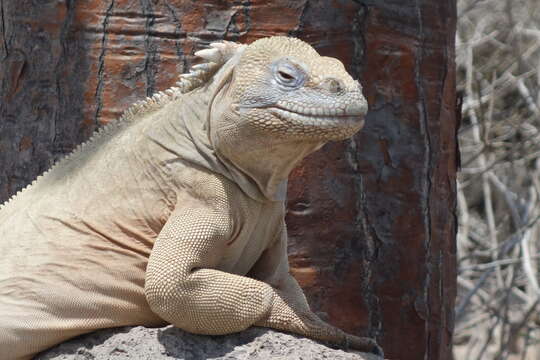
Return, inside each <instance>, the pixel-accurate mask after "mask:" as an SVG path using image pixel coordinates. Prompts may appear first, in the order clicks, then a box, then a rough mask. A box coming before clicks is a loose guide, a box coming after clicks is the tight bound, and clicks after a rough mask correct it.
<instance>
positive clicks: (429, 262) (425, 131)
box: [414, 0, 436, 360]
mask: <svg viewBox="0 0 540 360" xmlns="http://www.w3.org/2000/svg"><path fill="white" fill-rule="evenodd" d="M415 10H416V16H417V20H418V39H419V44H418V46H417V48H416V61H415V67H414V72H415V73H414V76H415V83H416V87H417V89H418V95H419V104H418V106H419V109H418V110H419V111H418V112H419V120H420V131H421V133H422V135H423V141H424V152H425V159H424V166H423V168H422V179H424V181H423V183H422V191H423V196H422V202H423V204H422V209H423V211H422V212H423V214H422V216H423V218H424V231H425V234H426V253H425V254H426V262H425V264H426V279H425V282H424V294H423V298H422V299H421V301H422V302H423V303H424V304H425V309H426V319H427V320H426V325H425V326H426V336H427V338H426V352H425V354H424V359H426V360H427V359H430V358H431V357H432V356H433V355H434V354H432V351H433V350H432V349H431V338H430V337H431V331H430V330H431V324H430V319H431V308H430V303H429V300H430V288H431V285H432V284H431V281H432V275H433V274H432V273H433V268H432V266H433V264H434V261H435V259H434V258H433V256H432V254H431V252H432V247H431V238H432V234H431V208H430V205H431V204H430V202H431V187H432V184H431V175H432V174H431V169H432V166H433V159H432V157H433V155H432V153H431V134H430V133H429V124H428V114H427V108H426V94H425V91H424V87H423V84H422V63H423V49H425V46H426V37H425V33H424V24H423V20H422V7H421V4H419V1H418V0H416V1H415ZM435 262H436V261H435Z"/></svg>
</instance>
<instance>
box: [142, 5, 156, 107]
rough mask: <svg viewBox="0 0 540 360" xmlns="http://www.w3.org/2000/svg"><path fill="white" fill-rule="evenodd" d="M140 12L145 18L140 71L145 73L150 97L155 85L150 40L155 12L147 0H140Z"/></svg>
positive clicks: (154, 53) (153, 54) (147, 91)
mask: <svg viewBox="0 0 540 360" xmlns="http://www.w3.org/2000/svg"><path fill="white" fill-rule="evenodd" d="M141 7H142V13H143V15H144V17H145V18H146V21H145V23H144V33H145V34H144V52H145V56H144V65H143V70H142V72H144V73H145V75H146V96H147V97H150V96H152V94H153V93H154V89H155V86H156V79H155V75H156V73H157V70H156V67H155V65H156V57H157V52H156V49H155V46H154V45H153V44H152V41H151V38H150V37H151V32H152V27H153V26H154V21H155V14H154V11H153V8H152V4H151V3H150V2H149V1H148V0H141Z"/></svg>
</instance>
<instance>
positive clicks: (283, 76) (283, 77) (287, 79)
mask: <svg viewBox="0 0 540 360" xmlns="http://www.w3.org/2000/svg"><path fill="white" fill-rule="evenodd" d="M278 75H279V76H280V77H281V80H282V81H285V82H292V81H294V75H291V74H288V73H287V72H286V71H284V70H278Z"/></svg>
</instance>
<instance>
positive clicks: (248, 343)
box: [36, 326, 380, 360]
mask: <svg viewBox="0 0 540 360" xmlns="http://www.w3.org/2000/svg"><path fill="white" fill-rule="evenodd" d="M83 359H84V360H101V359H102V360H105V359H114V360H121V359H156V360H160V359H185V360H199V359H200V360H202V359H216V360H217V359H223V360H225V359H227V360H233V359H234V360H244V359H245V360H247V359H249V360H269V359H276V360H285V359H287V360H300V359H303V360H318V359H334V360H378V359H380V358H379V357H377V356H374V355H372V354H363V353H362V354H361V353H356V352H345V351H343V350H338V349H332V348H330V347H328V346H325V345H323V344H321V343H317V342H315V341H313V340H310V339H306V338H302V337H297V336H294V335H290V334H284V333H280V332H277V331H273V330H269V329H264V328H250V329H248V330H246V331H243V332H241V333H238V334H233V335H227V336H201V335H193V334H189V333H186V332H184V331H182V330H180V329H178V328H175V327H172V326H167V327H164V328H154V329H150V328H145V327H142V326H138V327H132V328H131V327H124V328H117V329H107V330H101V331H98V332H95V333H92V334H88V335H83V336H80V337H77V338H74V339H72V340H70V341H67V342H65V343H63V344H60V345H58V346H56V347H54V348H52V349H50V350H49V351H46V352H44V353H42V354H41V355H40V356H38V357H37V358H36V360H83Z"/></svg>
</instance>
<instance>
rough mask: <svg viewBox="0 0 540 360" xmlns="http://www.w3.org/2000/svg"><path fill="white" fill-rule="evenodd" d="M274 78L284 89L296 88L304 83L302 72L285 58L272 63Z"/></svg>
mask: <svg viewBox="0 0 540 360" xmlns="http://www.w3.org/2000/svg"><path fill="white" fill-rule="evenodd" d="M273 69H274V78H275V80H276V82H277V83H278V84H279V85H281V86H282V87H283V88H285V89H296V88H298V87H300V86H302V84H303V83H304V78H305V75H304V72H303V71H302V70H301V69H299V68H298V67H297V66H295V65H293V64H291V63H290V62H289V61H287V60H281V61H278V62H277V63H275V64H274V66H273Z"/></svg>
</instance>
